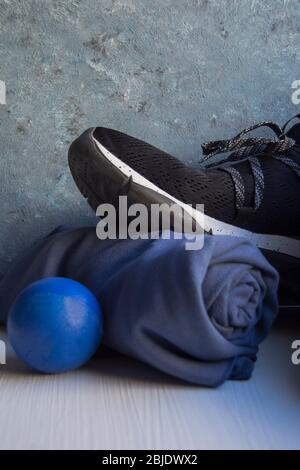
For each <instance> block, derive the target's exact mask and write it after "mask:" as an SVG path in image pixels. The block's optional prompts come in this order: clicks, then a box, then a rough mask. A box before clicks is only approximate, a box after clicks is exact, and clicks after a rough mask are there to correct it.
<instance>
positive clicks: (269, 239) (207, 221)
mask: <svg viewBox="0 0 300 470" xmlns="http://www.w3.org/2000/svg"><path fill="white" fill-rule="evenodd" d="M93 139H94V142H95V144H96V146H97V147H98V149H99V150H100V152H101V153H102V155H103V156H104V157H105V158H106V159H107V160H109V162H110V163H111V164H112V165H114V166H115V167H116V168H117V169H118V170H119V171H120V172H121V173H123V175H124V176H126V177H131V178H132V181H133V182H135V183H136V184H138V185H140V186H144V187H145V188H148V189H151V190H152V191H154V192H156V193H158V194H160V195H161V196H164V197H166V198H167V199H168V200H171V201H172V202H173V203H175V204H178V205H179V206H180V207H181V208H182V209H183V210H184V211H186V212H187V213H188V214H189V215H191V216H192V217H193V218H194V219H195V220H197V221H198V220H199V216H198V217H197V210H196V209H194V208H193V207H191V206H189V205H188V204H185V203H184V202H182V201H180V200H179V199H176V198H175V197H173V196H171V195H170V194H168V193H167V192H165V191H163V190H162V189H160V188H159V187H158V186H156V185H155V184H153V183H152V182H151V181H149V180H148V179H147V178H144V177H143V176H142V175H140V174H139V173H138V172H137V171H135V170H133V168H131V167H130V166H129V165H127V164H126V163H124V162H123V161H122V160H120V159H119V158H118V157H116V156H115V155H114V154H112V153H111V152H110V151H109V150H107V148H105V147H104V146H103V145H102V144H101V143H100V142H98V140H97V139H95V138H94V137H93ZM204 209H205V208H204ZM198 215H199V214H198ZM200 220H201V218H200ZM203 220H204V227H203V228H204V230H205V231H206V232H208V233H211V234H213V235H229V236H232V237H242V238H246V239H248V240H250V241H251V242H252V243H253V244H254V245H256V246H257V247H258V248H261V249H264V250H269V251H274V252H277V253H283V254H286V255H289V256H293V257H295V258H300V240H297V239H294V238H290V237H284V236H279V235H267V234H260V233H254V232H250V231H249V230H245V229H242V228H239V227H235V226H234V225H230V224H227V223H225V222H221V221H219V220H216V219H214V218H212V217H209V216H208V215H206V214H204V217H203Z"/></svg>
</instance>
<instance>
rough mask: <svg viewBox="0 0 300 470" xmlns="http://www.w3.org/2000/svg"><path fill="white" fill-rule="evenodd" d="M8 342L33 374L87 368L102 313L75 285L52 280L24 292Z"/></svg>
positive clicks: (11, 320) (85, 291) (11, 321)
mask: <svg viewBox="0 0 300 470" xmlns="http://www.w3.org/2000/svg"><path fill="white" fill-rule="evenodd" d="M7 328H8V337H9V340H10V343H11V345H12V347H13V348H14V350H15V352H16V354H17V355H18V356H19V357H20V358H21V359H22V360H23V361H24V362H26V363H27V364H28V365H29V366H31V367H32V368H34V369H36V370H38V371H40V372H45V373H59V372H66V371H69V370H72V369H76V368H78V367H80V366H82V365H83V364H85V363H86V362H87V361H88V360H89V359H90V358H91V357H92V356H93V354H94V353H95V352H96V350H97V348H98V346H99V344H100V341H101V337H102V329H103V319H102V311H101V307H100V305H99V303H98V301H97V299H96V297H95V296H94V294H92V292H91V291H90V290H89V289H87V288H86V287H85V286H83V285H82V284H80V283H79V282H76V281H73V280H71V279H66V278H61V277H50V278H45V279H42V280H40V281H37V282H34V283H33V284H31V285H30V286H28V287H27V288H26V289H24V290H23V291H22V292H21V293H20V295H19V296H18V297H17V299H16V301H15V303H14V305H13V306H12V307H11V309H10V312H9V317H8V325H7Z"/></svg>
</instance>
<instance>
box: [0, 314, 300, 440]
mask: <svg viewBox="0 0 300 470" xmlns="http://www.w3.org/2000/svg"><path fill="white" fill-rule="evenodd" d="M4 337H5V334H4V330H0V338H2V339H3V338H4ZM297 337H298V338H299V337H300V329H299V323H298V324H294V325H293V324H290V326H289V325H288V324H284V325H280V327H279V328H277V329H275V330H274V331H273V332H272V334H271V336H270V337H269V338H268V340H267V341H266V342H265V344H264V345H263V347H262V349H261V353H260V356H259V360H258V363H257V366H256V369H255V373H254V376H253V378H252V379H251V380H250V381H247V382H227V383H226V384H225V385H223V386H222V387H220V388H219V389H215V390H210V389H205V388H201V387H194V386H189V385H185V384H182V383H178V382H177V381H176V380H173V379H170V378H168V377H167V376H165V375H163V374H160V373H158V372H156V371H154V370H153V369H150V368H148V367H146V366H144V365H142V364H140V363H137V362H134V361H131V360H127V359H125V358H117V357H115V358H105V359H101V360H94V361H92V362H91V363H90V364H89V365H88V366H86V367H85V368H83V369H81V370H79V371H76V372H72V373H68V374H65V375H60V376H42V375H37V374H33V373H32V372H31V371H29V370H28V369H27V368H26V366H23V364H22V363H21V362H20V361H19V360H18V359H17V358H16V357H15V356H14V354H13V353H12V352H11V351H10V352H9V354H8V357H7V364H6V365H5V366H3V365H1V366H0V419H1V426H0V448H1V449H136V448H137V449H138V448H142V449H176V448H178V449H192V448H194V449H231V448H235V449H286V448H287V449H299V448H300V366H294V365H292V363H291V360H290V355H291V348H290V346H291V342H292V340H294V339H296V338H297Z"/></svg>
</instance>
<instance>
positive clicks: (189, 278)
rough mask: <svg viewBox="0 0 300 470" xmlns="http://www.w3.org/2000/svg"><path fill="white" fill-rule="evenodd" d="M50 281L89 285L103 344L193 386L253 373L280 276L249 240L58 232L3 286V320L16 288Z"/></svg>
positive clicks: (83, 230) (0, 290)
mask: <svg viewBox="0 0 300 470" xmlns="http://www.w3.org/2000/svg"><path fill="white" fill-rule="evenodd" d="M48 276H62V277H68V278H71V279H74V280H77V281H79V282H81V283H83V284H85V285H86V286H87V287H88V288H89V289H91V291H92V292H93V293H94V294H95V295H96V296H97V298H98V299H99V301H100V302H101V305H102V308H103V311H104V320H105V323H104V336H103V344H104V345H105V346H108V347H109V348H111V349H113V350H116V351H118V352H120V353H122V354H126V355H128V356H131V357H134V358H136V359H139V360H141V361H144V362H145V363H147V364H150V365H152V366H154V367H156V368H157V369H160V370H162V371H164V372H166V373H168V374H171V375H173V376H176V377H178V378H180V379H183V380H185V381H187V382H191V383H195V384H201V385H206V386H212V387H214V386H217V385H220V384H221V383H223V382H224V381H225V380H226V379H248V378H249V377H250V376H251V373H252V370H253V367H254V363H255V361H256V356H257V352H258V345H259V343H260V342H261V341H262V340H263V339H264V338H265V337H266V335H267V333H268V332H269V330H270V328H271V326H272V323H273V321H274V319H275V317H276V314H277V288H278V275H277V272H276V271H275V270H274V268H273V267H272V266H271V265H270V264H269V263H268V262H267V260H266V259H265V258H264V256H263V255H262V253H261V252H260V251H259V250H258V249H257V248H255V247H254V246H252V245H251V244H250V243H249V242H248V241H246V240H244V239H238V238H233V237H225V236H211V235H207V236H206V237H205V242H204V247H203V249H201V250H186V245H185V240H184V239H182V240H180V239H174V238H173V239H170V240H164V239H161V238H160V239H156V240H151V239H148V240H105V241H100V240H98V238H97V237H96V233H95V227H88V228H87V227H85V228H75V229H63V230H60V229H58V230H56V231H55V232H53V233H52V234H50V235H49V236H48V237H47V238H46V239H44V240H42V241H41V242H40V243H38V244H37V245H36V246H35V247H34V248H33V249H32V250H31V251H30V252H29V253H27V254H26V255H25V256H24V257H23V258H22V259H21V260H19V261H18V262H17V263H16V264H15V265H14V266H13V267H12V268H11V269H10V270H9V272H8V273H7V274H6V275H5V277H4V278H3V279H2V280H1V282H0V320H1V321H2V322H6V320H7V315H8V312H9V308H10V306H11V305H12V303H13V302H14V300H15V298H16V296H17V295H18V294H19V293H20V291H21V290H22V289H23V288H24V287H26V286H27V285H29V284H30V283H32V282H34V281H36V280H38V279H41V278H43V277H48Z"/></svg>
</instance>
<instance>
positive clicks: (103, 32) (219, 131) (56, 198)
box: [0, 0, 300, 271]
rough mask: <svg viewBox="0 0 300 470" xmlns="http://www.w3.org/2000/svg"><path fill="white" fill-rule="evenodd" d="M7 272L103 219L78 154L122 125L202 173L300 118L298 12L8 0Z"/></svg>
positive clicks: (172, 3) (2, 190)
mask: <svg viewBox="0 0 300 470" xmlns="http://www.w3.org/2000/svg"><path fill="white" fill-rule="evenodd" d="M0 26H1V28H0V43H1V50H0V64H1V67H0V70H1V72H0V79H1V80H3V81H5V82H6V86H7V104H6V105H5V106H4V105H2V106H0V126H1V144H0V158H1V160H0V208H1V218H0V270H2V271H3V269H5V267H6V266H7V263H8V262H9V261H10V260H12V259H13V258H15V257H16V256H17V255H18V254H19V253H20V252H21V251H22V249H24V248H26V247H27V246H28V245H30V244H31V243H32V241H33V240H35V239H37V238H38V237H39V236H41V235H42V234H45V233H47V232H48V231H50V230H51V229H53V228H54V226H55V225H57V224H60V223H65V222H71V223H74V222H80V223H83V222H84V223H85V222H88V221H89V220H90V219H91V218H92V212H91V211H90V209H89V207H88V206H87V204H86V202H85V201H84V200H83V199H82V198H81V196H80V194H79V193H78V191H77V190H76V187H75V185H74V183H73V181H72V178H71V176H70V173H69V170H68V166H67V149H68V146H69V144H70V142H71V141H72V140H73V139H74V138H75V137H76V136H77V135H78V134H79V133H81V132H82V131H84V130H85V129H86V128H87V127H90V126H94V125H97V124H98V125H99V124H100V125H102V126H111V127H114V128H117V129H119V130H122V131H125V132H128V133H131V134H133V135H135V136H137V137H140V138H142V139H145V140H147V141H149V142H151V143H154V144H155V145H157V146H159V147H161V148H163V149H165V150H167V151H169V152H171V153H172V154H174V155H175V156H177V157H179V158H181V159H182V160H185V161H186V162H189V163H195V162H196V161H197V160H198V159H199V157H200V155H201V153H200V151H199V148H200V144H201V142H202V141H203V140H207V139H210V138H222V137H230V136H232V135H233V134H234V133H236V132H237V131H238V130H239V129H240V128H241V127H243V126H246V125H248V124H250V123H253V122H254V121H256V120H262V119H273V120H276V121H279V122H281V123H282V122H283V121H284V120H285V119H287V118H288V117H289V116H291V115H292V114H295V113H296V112H299V111H300V110H299V109H297V107H296V106H295V105H293V104H292V102H291V83H292V82H293V81H294V80H296V79H300V68H299V63H300V60H299V59H300V49H299V43H300V1H299V0H149V1H148V0H98V1H96V0H82V1H81V0H71V1H65V0H0Z"/></svg>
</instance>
